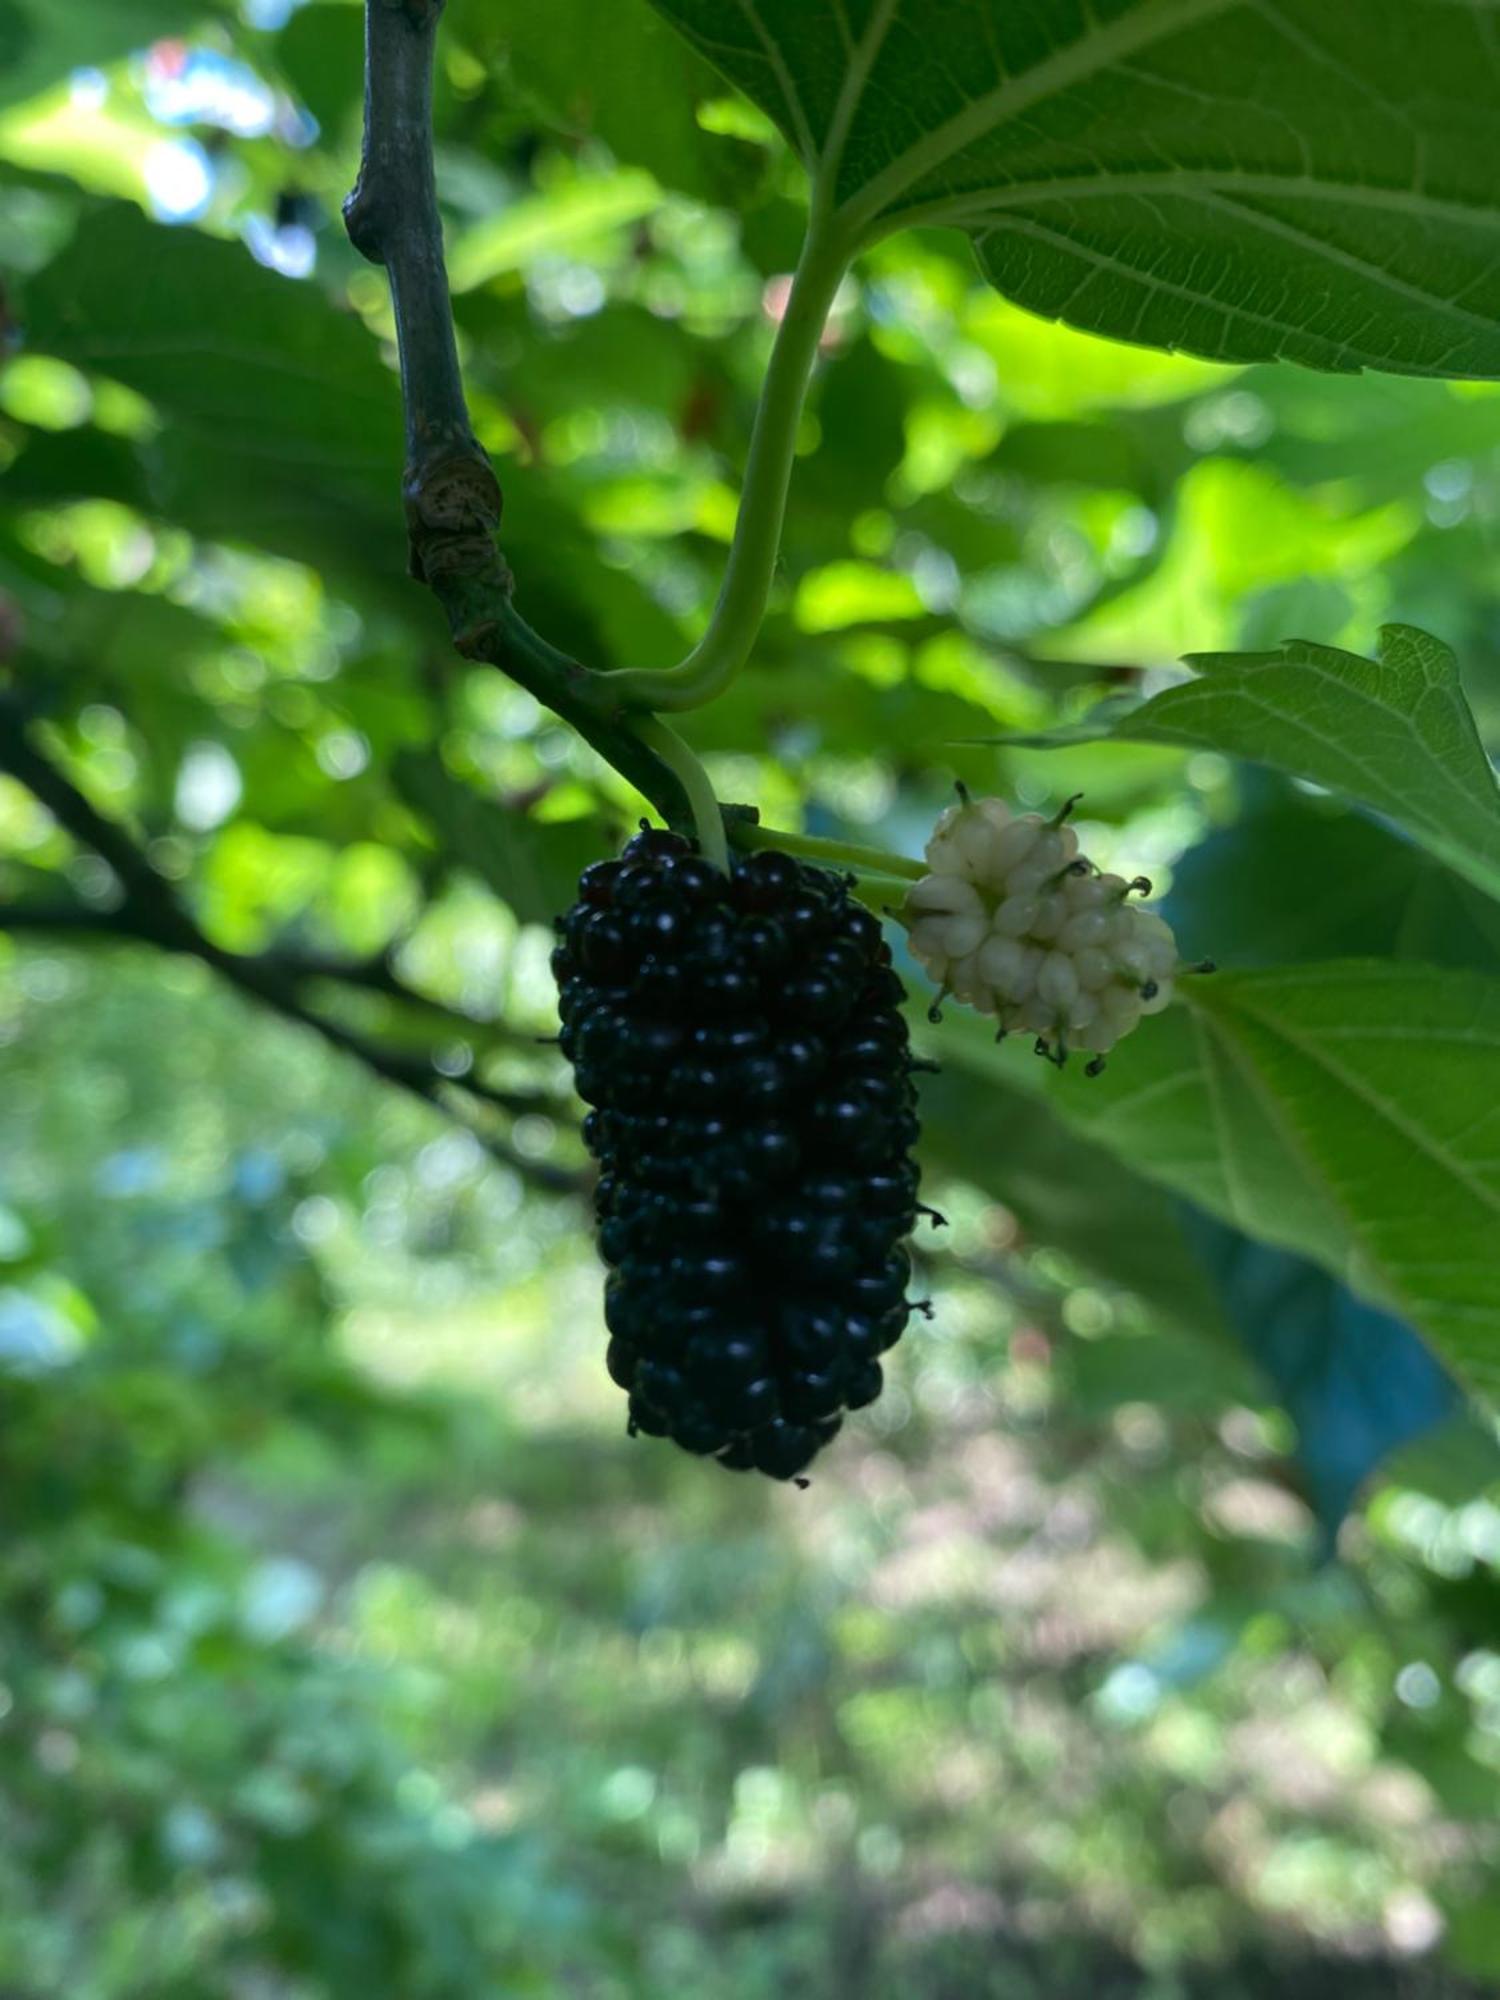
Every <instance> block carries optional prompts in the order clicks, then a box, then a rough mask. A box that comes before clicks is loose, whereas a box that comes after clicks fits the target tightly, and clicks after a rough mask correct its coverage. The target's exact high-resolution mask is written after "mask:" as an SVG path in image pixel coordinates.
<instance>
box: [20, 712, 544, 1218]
mask: <svg viewBox="0 0 1500 2000" xmlns="http://www.w3.org/2000/svg"><path fill="white" fill-rule="evenodd" d="M0 768H3V769H5V770H8V771H9V772H10V773H11V775H12V776H13V777H15V778H18V779H19V780H20V781H21V783H22V784H24V785H25V786H26V788H27V790H28V791H30V792H31V793H32V794H33V796H34V797H35V798H37V799H39V800H40V801H41V802H42V804H44V805H45V806H46V807H47V809H48V811H49V812H51V813H52V815H53V817H54V818H55V819H56V820H57V821H58V823H59V824H60V825H61V826H63V827H64V828H65V829H66V830H67V831H68V832H69V833H70V834H71V835H72V836H73V837H74V839H75V840H77V841H79V842H80V844H82V845H84V846H87V847H89V848H91V849H92V850H93V851H94V852H95V853H96V854H99V855H100V856H101V858H102V859H104V860H105V861H107V862H108V864H109V866H110V868H111V870H112V871H113V873H114V875H115V876H116V878H117V880H118V881H119V883H120V887H121V890H122V900H121V902H120V903H119V905H118V906H117V907H115V908H113V909H107V910H101V909H99V908H96V907H91V906H88V905H82V904H80V905H75V906H68V905H64V906H58V905H48V904H20V905H18V906H16V907H15V908H14V909H0V930H7V929H9V930H34V931H39V930H48V931H53V932H58V933H63V934H67V933H73V934H84V933H87V934H89V935H91V936H101V935H105V936H115V937H120V938H127V939H130V940H132V941H134V942H138V943H146V944H151V945H154V946H157V947H158V948H161V949H164V950H168V951H177V952H182V953H184V954H185V955H187V956H189V957H192V958H196V959H198V960H200V961H201V962H202V963H203V964H205V965H207V966H210V967H212V969H213V970H214V971H215V972H217V973H219V974H220V975H221V976H222V977H223V978H224V979H226V980H227V981H229V983H230V984H232V985H234V986H236V987H238V988H239V989H240V991H241V992H244V993H247V994H250V995H251V996H252V997H254V998H255V999H257V1000H260V1001H261V1002H263V1003H264V1004H265V1005H266V1006H268V1007H270V1008H272V1009H273V1010H274V1011H275V1012H276V1013H279V1014H281V1015H283V1016H284V1017H285V1018H286V1019H288V1020H291V1021H296V1022H297V1023H299V1024H300V1025H301V1026H303V1027H308V1028H312V1029H314V1030H315V1031H316V1032H317V1033H318V1034H319V1035H321V1036H322V1037H323V1039H324V1040H325V1041H326V1042H328V1043H330V1044H331V1045H332V1046H333V1047H335V1048H337V1049H340V1050H342V1051H343V1052H344V1053H345V1054H346V1055H351V1056H354V1057H355V1058H357V1060H358V1061H360V1062H362V1063H363V1064H364V1065H365V1067H366V1068H368V1069H369V1070H371V1071H373V1072H374V1073H375V1074H376V1075H377V1076H380V1077H382V1078H384V1079H385V1080H386V1081H387V1082H389V1083H393V1084H396V1085H397V1086H398V1087H400V1088H401V1089H403V1090H406V1091H408V1092H410V1093H411V1094H412V1095H414V1096H416V1097H420V1098H421V1099H422V1100H423V1101H424V1102H425V1103H428V1104H431V1105H433V1106H435V1107H437V1108H438V1109H439V1110H443V1111H446V1112H447V1113H448V1114H449V1115H450V1116H456V1117H458V1118H460V1119H461V1121H462V1122H463V1123H464V1124H466V1125H467V1126H468V1127H469V1128H470V1129H471V1130H473V1131H474V1132H475V1135H476V1136H477V1137H478V1138H479V1139H480V1140H481V1141H482V1142H483V1144H484V1145H485V1146H486V1147H487V1148H488V1150H489V1151H490V1152H491V1153H492V1154H494V1156H495V1157H496V1158H497V1159H500V1160H502V1161H504V1162H505V1163H506V1164H507V1165H509V1166H512V1167H514V1168H515V1169H516V1171H517V1172H518V1173H521V1174H524V1175H525V1176H526V1178H527V1179H529V1180H531V1181H532V1182H534V1183H535V1184H536V1185H537V1186H539V1187H542V1188H545V1189H547V1190H548V1191H549V1192H566V1193H576V1192H577V1191H578V1190H579V1188H580V1187H581V1186H582V1185H583V1179H582V1176H581V1175H578V1174H575V1173H573V1172H572V1171H571V1170H569V1169H568V1168H565V1167H557V1166H554V1165H552V1164H551V1163H549V1162H547V1161H543V1160H533V1159H531V1158H530V1157H528V1156H527V1155H524V1154H522V1153H520V1152H519V1151H518V1150H517V1149H516V1147H515V1146H514V1145H513V1144H512V1142H511V1141H510V1139H509V1138H507V1137H506V1136H505V1135H503V1134H502V1133H500V1132H499V1131H497V1130H496V1129H495V1128H494V1125H493V1121H492V1119H491V1118H489V1117H488V1116H485V1114H486V1113H488V1112H497V1111H502V1112H505V1113H507V1114H508V1115H509V1116H511V1117H525V1116H528V1115H533V1114H537V1113H540V1114H542V1115H545V1116H549V1117H556V1116H558V1115H559V1109H560V1107H559V1106H558V1105H557V1103H556V1102H555V1101H554V1100H553V1099H552V1098H550V1097H548V1096H546V1095H544V1094H543V1093H540V1092H534V1091H520V1090H507V1089H504V1088H502V1087H500V1086H498V1085H492V1084H487V1083H484V1082H482V1081H481V1080H480V1079H478V1078H475V1077H450V1076H448V1075H446V1074H445V1073H444V1072H443V1071H442V1070H441V1069H440V1068H439V1067H438V1065H437V1063H436V1061H435V1060H434V1059H433V1058H432V1057H431V1056H430V1055H413V1054H408V1053H406V1052H405V1051H402V1050H399V1049H392V1048H389V1047H387V1046H386V1045H385V1044H383V1043H380V1042H376V1041H372V1040H370V1039H369V1038H368V1037H367V1036H364V1035H361V1034H359V1033H357V1032H356V1031H355V1030H354V1029H352V1028H348V1027H346V1026H345V1025H344V1024H343V1023H342V1022H340V1021H336V1020H333V1019H331V1018H330V1017H329V1016H328V1015H327V1014H325V1013H323V1012H322V1011H321V1010H319V1009H317V1008H314V1007H312V1006H310V1005H309V1004H308V1002H307V1001H306V1000H305V999H304V998H303V996H302V993H301V990H300V986H301V982H302V981H304V980H306V979H316V978H323V977H327V976H328V973H329V971H330V967H329V966H328V965H327V964H313V965H306V964H299V963H298V962H297V961H296V960H295V959H290V960H288V959H281V958H278V957H277V956H276V955H275V954H271V953H263V954H260V955H256V956H252V955H248V954H244V953H240V952H232V951H226V950H225V949H224V947H223V946H221V945H218V944H215V943H214V941H213V940H212V939H211V938H209V937H207V936H205V935H204V933H203V932H202V931H201V930H200V929H199V927H198V925H197V923H196V922H195V921H194V919H193V918H192V916H191V915H190V914H189V912H188V911H187V910H186V909H184V908H183V906H182V904H181V902H180V901H179V899H178V896H177V892H176V890H175V889H174V887H173V885H172V884H171V883H170V882H169V881H168V880H167V879H166V877H165V876H163V875H161V874H159V873H158V871H157V870H156V869H155V868H153V867H152V865H151V862H150V860H149V859H148V857H147V856H146V855H145V853H144V852H142V850H141V849H140V848H139V847H138V846H137V845H136V843H135V841H134V839H133V838H132V836H131V834H130V833H129V831H128V830H127V829H126V828H124V827H122V826H121V825H119V823H118V822H117V821H114V820H111V819H108V818H107V817H106V816H105V815H104V814H102V813H100V812H99V810H98V808H97V807H96V806H94V805H93V804H92V802H91V801H90V800H89V799H87V798H86V797H85V796H84V794H83V793H82V792H81V791H80V790H79V788H78V787H77V786H76V785H75V784H74V783H73V781H72V779H71V778H69V777H68V776H67V774H66V773H65V772H64V771H63V770H62V769H61V768H60V767H59V766H58V765H56V764H54V763H53V761H52V760H51V758H50V757H48V756H47V755H46V753H45V752H44V751H42V750H41V749H40V748H39V747H38V746H37V744H36V743H35V741H34V740H33V739H32V737H31V736H30V734H29V732H28V730H27V728H26V724H25V721H24V718H23V716H22V714H21V712H20V711H19V710H18V709H17V708H16V707H15V706H14V704H11V703H8V702H0ZM395 997H400V998H403V999H406V998H409V999H411V1000H413V1001H416V1002H419V1003H420V1001H421V995H419V994H414V993H410V992H409V990H408V989H404V988H402V989H400V990H399V994H398V995H397V996H395ZM481 1025H482V1024H480V1023H477V1022H475V1023H472V1024H469V1028H470V1031H472V1030H473V1029H477V1028H479V1027H480V1026H481ZM466 1100H467V1101H466ZM481 1118H483V1122H482V1123H481V1122H480V1121H481Z"/></svg>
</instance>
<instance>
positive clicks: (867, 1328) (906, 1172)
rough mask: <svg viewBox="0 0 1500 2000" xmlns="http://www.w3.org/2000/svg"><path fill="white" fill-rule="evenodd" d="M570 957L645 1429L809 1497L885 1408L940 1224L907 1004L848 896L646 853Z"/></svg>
mask: <svg viewBox="0 0 1500 2000" xmlns="http://www.w3.org/2000/svg"><path fill="white" fill-rule="evenodd" d="M559 929H560V932H561V938H560V942H559V944H558V947H557V949H556V951H555V952H554V953H553V959H552V964H553V970H554V972H555V974H556V977H557V981H558V988H559V994H560V1001H561V1012H562V1023H563V1025H562V1034H561V1038H560V1039H561V1044H562V1048H563V1051H564V1053H565V1054H566V1055H567V1057H568V1059H569V1060H570V1061H571V1062H572V1064H573V1065H574V1072H575V1078H576V1082H577V1087H578V1091H579V1094H580V1096H582V1097H583V1098H584V1099H585V1101H586V1102H587V1103H589V1104H590V1105H592V1107H593V1109H592V1110H591V1111H590V1112H589V1115H588V1117H587V1119H586V1120H585V1122H584V1137H585V1139H586V1141H587V1143H588V1146H589V1149H590V1151H591V1152H592V1153H593V1155H594V1157H595V1158H596V1159H597V1160H598V1161H599V1164H600V1167H601V1170H602V1171H601V1173H600V1177H599V1181H598V1186H597V1189H596V1193H595V1208H596V1212H597V1216H598V1223H599V1231H598V1241H599V1250H600V1254H601V1256H602V1257H603V1259H604V1262H605V1263H606V1264H607V1265H609V1266H610V1267H611V1274H610V1277H609V1279H608V1281H607V1283H606V1286H605V1293H604V1313H605V1320H606V1322H607V1324H608V1327H609V1330H610V1334H611V1340H610V1345H609V1354H608V1365H609V1371H610V1374H611V1375H612V1376H613V1377H614V1379H615V1381H616V1382H617V1383H619V1385H620V1386H621V1388H623V1389H625V1390H626V1391H627V1392H628V1393H629V1397H630V1425H631V1429H632V1431H644V1432H647V1433H649V1434H650V1435H652V1436H667V1437H671V1438H673V1439H675V1440H676V1442H677V1443H678V1444H680V1445H682V1446H684V1447H685V1448H686V1449H687V1450H688V1451H692V1452H699V1453H703V1454H711V1455H713V1456H715V1457H716V1458H717V1459H718V1461H719V1463H720V1464H721V1465H725V1466H728V1467H730V1468H732V1469H735V1470H745V1469H749V1468H751V1467H754V1468H757V1469H759V1470H760V1471H761V1472H765V1473H770V1474H771V1475H773V1476H774V1477H776V1478H778V1479H789V1478H792V1477H793V1476H794V1475H796V1474H797V1473H799V1472H801V1471H802V1470H803V1468H804V1467H805V1466H806V1465H807V1464H808V1463H809V1462H810V1461H811V1460H812V1458H813V1457H814V1455H815V1454H816V1453H817V1451H818V1450H819V1449H820V1447H821V1446H822V1445H824V1444H825V1443H826V1442H827V1441H828V1440H829V1439H830V1438H831V1437H832V1436H833V1435H834V1433H835V1432H836V1431H837V1430H838V1428H839V1425H840V1422H841V1421H842V1413H843V1412H844V1411H845V1410H849V1409H858V1408H860V1407H861V1406H862V1405H864V1404H866V1403H871V1402H873V1401H874V1400H875V1398H876V1397H877V1396H878V1395H879V1394H880V1389H881V1368H880V1360H879V1357H880V1355H881V1354H882V1353H883V1352H884V1351H885V1350H886V1349H887V1348H888V1347H890V1346H891V1345H892V1344H893V1343H894V1342H895V1341H896V1340H898V1339H899V1338H900V1336H901V1334H902V1332H903V1330H904V1328H905V1326H906V1322H907V1317H908V1314H909V1312H910V1310H911V1308H910V1306H909V1304H908V1301H907V1297H906V1291H907V1285H908V1282H909V1280H910V1276H911V1265H910V1261H909V1259H908V1257H907V1254H906V1252H905V1250H904V1249H903V1248H902V1247H901V1244H902V1239H903V1238H904V1237H905V1236H906V1235H907V1234H908V1233H909V1232H910V1230H911V1228H912V1226H913V1223H914V1221H915V1218H916V1214H917V1206H918V1205H917V1169H916V1166H915V1164H914V1163H913V1161H912V1160H911V1158H910V1151H911V1148H912V1146H913V1145H914V1143H915V1141H916V1138H917V1119H916V1112H915V1093H914V1089H913V1085H912V1080H911V1071H912V1069H913V1068H914V1067H915V1065H914V1064H913V1063H912V1061H911V1058H910V1055H909V1049H908V1041H907V1033H906V1024H905V1022H904V1020H903V1019H902V1016H901V1013H900V1011H899V1009H900V1003H901V1000H902V998H903V997H904V996H903V991H902V987H901V983H900V981H899V980H898V979H897V977H896V975H895V973H894V972H893V971H892V970H891V962H890V951H889V948H888V947H887V946H886V944H885V943H884V941H883V939H882V937H881V932H880V925H879V923H878V922H877V921H876V919H875V918H874V917H873V916H871V915H870V913H869V912H868V911H867V910H865V909H863V908H861V907H860V905H859V904H857V903H855V902H853V901H852V900H851V898H850V896H849V893H848V889H847V887H846V884H845V882H844V880H843V879H841V878H840V877H838V876H835V875H831V874H829V873H828V872H827V871H826V870H825V869H821V868H814V867H809V866H807V865H805V864H803V863H800V862H798V861H796V860H795V859H793V858H792V857H791V856H790V855H787V854H782V853H774V852H769V851H766V852H761V853H757V854H752V855H750V856H748V857H747V858H745V859H741V860H738V861H736V862H735V864H734V867H733V871H732V874H731V875H729V876H725V875H724V874H722V873H721V872H720V871H719V870H718V869H716V868H714V867H713V866H712V865H711V864H710V863H708V862H707V861H705V860H704V859H703V858H702V857H701V856H700V855H699V854H698V853H697V852H696V851H695V850H694V849H693V847H692V846H691V844H690V843H689V842H688V841H686V840H684V839H682V838H681V837H680V836H678V835H676V834H672V833H664V832H658V831H651V830H644V829H643V831H642V832H641V834H640V835H639V837H638V838H636V839H634V840H632V841H631V842H630V844H629V846H628V847H627V848H626V849H625V852H624V855H623V856H622V858H621V859H619V860H611V861H598V862H595V863H593V864H592V865H591V866H590V867H589V868H586V869H585V870H584V873H583V876H582V878H581V880H580V882H579V898H578V901H577V903H576V904H575V905H574V907H573V908H572V909H571V910H570V911H569V912H568V914H567V916H566V917H564V918H562V919H561V920H560V923H559Z"/></svg>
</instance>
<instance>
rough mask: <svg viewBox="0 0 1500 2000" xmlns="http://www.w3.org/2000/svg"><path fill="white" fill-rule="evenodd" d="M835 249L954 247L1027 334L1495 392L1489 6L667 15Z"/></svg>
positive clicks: (888, 0)
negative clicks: (785, 168)
mask: <svg viewBox="0 0 1500 2000" xmlns="http://www.w3.org/2000/svg"><path fill="white" fill-rule="evenodd" d="M655 4H656V5H657V6H658V8H659V9H660V11H661V12H662V13H663V14H665V15H666V16H667V18H668V19H669V20H670V21H672V22H673V23H675V25H676V26H677V27H678V28H680V29H681V30H682V32H683V33H684V34H685V35H687V36H688V37H689V39H690V40H691V41H693V42H694V43H695V44H696V46H697V47H698V48H699V49H700V50H701V51H702V52H703V54H705V55H706V56H707V57H708V58H709V59H710V61H712V62H714V63H715V64H716V65H717V66H718V67H719V68H720V69H721V70H722V71H723V72H724V74H725V75H726V76H728V77H729V78H731V80H732V81H733V82H735V83H736V84H738V85H739V86H740V88H741V89H743V90H744V91H745V92H746V93H747V94H748V95H749V96H750V97H752V98H753V99H754V100H755V102H756V103H757V104H759V105H760V106H761V107H762V108H763V109H764V110H765V111H766V112H768V113H769V114H770V116H771V117H772V118H774V119H775V121H776V123H777V124H778V125H779V126H780V127H781V129H782V131H783V132H784V133H785V134H786V135H787V137H788V139H790V141H791V142H792V144H793V145H794V146H795V147H796V148H797V150H798V152H799V153H800V154H801V156H802V158H803V160H804V162H805V163H806V165H807V167H808V169H809V171H810V172H811V173H812V174H813V176H814V179H815V183H816V186H817V189H818V197H817V199H818V204H819V206H820V207H821V208H823V209H825V210H826V219H827V223H828V226H829V228H830V229H831V231H832V233H833V235H834V236H835V238H836V239H837V240H839V241H841V242H843V243H850V244H853V245H854V246H856V247H857V246H858V245H860V244H862V243H867V242H870V241H871V240H873V239H874V238H876V237H878V236H880V235H883V234H885V233H888V232H889V231H890V230H891V229H893V228H896V227H898V226H900V225H902V224H906V223H913V222H923V223H953V224H956V225H958V226H960V227H962V228H963V229H965V230H967V231H968V232H969V234H970V235H971V237H972V238H973V239H974V242H975V244H976V247H977V249H978V252H979V258H980V262H981V264H982V265H983V267H984V270H985V273H986V275H987V276H988V277H989V278H990V279H991V280H992V282H993V283H994V284H995V285H996V286H997V287H998V288H999V289H1000V290H1001V291H1003V292H1005V293H1006V294H1007V295H1008V296H1009V297H1011V298H1013V299H1015V300H1017V301H1018V302H1019V303H1020V304H1021V305H1023V306H1026V307H1028V308H1029V309H1030V310H1031V311H1033V312H1037V313H1042V314H1044V315H1046V316H1047V317H1048V318H1053V319H1062V320H1066V321H1067V322H1068V323H1069V324H1071V325H1074V326H1077V327H1081V328H1083V329H1085V330H1086V331H1089V332H1093V333H1103V334H1109V335H1111V336H1113V337H1114V338H1116V339H1122V340H1132V341H1140V342H1144V343H1146V344H1148V345H1151V346H1158V347H1180V348H1185V349H1187V350H1188V351H1189V352H1192V353H1195V354H1201V355H1205V356H1208V357H1211V358H1213V359H1217V360H1223V361H1256V360H1270V359H1275V358H1286V359H1290V360H1297V361H1302V362H1307V363H1311V364H1312V365H1314V366H1317V367H1323V368H1337V369H1355V368H1363V367H1373V368H1386V369H1392V370H1397V371H1401V372H1406V373H1412V374H1440V375H1462V374H1473V375H1489V374H1495V373H1497V372H1500V262H1497V259H1496V256H1495V248H1496V235H1497V230H1500V216H1497V212H1496V209H1495V202H1494V190H1495V186H1496V169H1497V164H1500V158H1497V150H1496V140H1495V121H1494V98H1495V91H1496V78H1497V70H1500V51H1497V45H1496V42H1495V39H1494V23H1493V18H1492V14H1491V10H1490V8H1489V7H1488V6H1487V5H1485V4H1483V0H1341V4H1340V5H1338V6H1336V7H1331V6H1329V5H1328V4H1327V0H1281V4H1279V5H1277V6H1275V7H1268V6H1264V5H1260V4H1256V0H1108V4H1103V5H1099V6H1095V7H1084V6H1080V5H1075V4H1071V0H1070V4H1066V5H1061V4H1060V5H1056V6H1045V7H1042V6H1036V7H1029V8H1020V7H1016V6H1014V5H1010V4H1007V3H1006V0H858V4H854V0H655Z"/></svg>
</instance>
